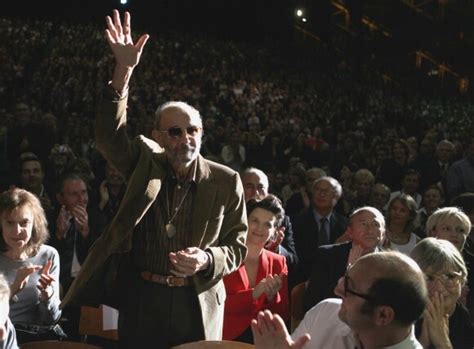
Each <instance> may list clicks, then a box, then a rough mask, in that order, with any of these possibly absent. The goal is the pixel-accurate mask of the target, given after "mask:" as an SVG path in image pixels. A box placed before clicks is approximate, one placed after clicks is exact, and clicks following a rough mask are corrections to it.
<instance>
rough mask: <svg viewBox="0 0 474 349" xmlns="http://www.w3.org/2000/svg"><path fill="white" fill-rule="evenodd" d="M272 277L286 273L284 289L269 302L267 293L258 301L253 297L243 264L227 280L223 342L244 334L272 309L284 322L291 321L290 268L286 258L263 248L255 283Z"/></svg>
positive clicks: (282, 287) (284, 275) (225, 279)
mask: <svg viewBox="0 0 474 349" xmlns="http://www.w3.org/2000/svg"><path fill="white" fill-rule="evenodd" d="M269 274H272V275H273V274H283V280H282V281H283V283H282V286H281V289H280V291H278V293H277V294H276V295H275V297H274V298H273V300H272V301H270V302H269V301H268V300H267V298H266V295H265V294H262V296H261V297H260V298H259V299H256V300H254V299H253V298H252V291H253V288H251V287H250V284H249V279H248V277H247V272H246V270H245V266H244V264H242V265H241V266H240V268H239V269H237V270H236V271H234V272H233V273H231V274H229V275H227V276H225V277H224V285H225V289H226V293H227V298H226V301H225V307H224V330H223V334H222V338H223V339H225V340H232V339H234V338H236V337H238V336H239V335H241V334H242V333H243V332H244V331H245V330H246V329H247V327H249V326H250V322H251V321H252V320H253V319H255V318H256V317H257V313H258V312H259V311H260V310H264V309H269V310H271V311H272V313H277V314H279V315H280V316H281V317H282V318H283V320H285V321H287V320H288V318H289V302H288V268H287V266H286V259H285V257H284V256H281V255H279V254H276V253H273V252H270V251H268V250H265V249H264V250H263V252H262V254H261V255H260V262H259V266H258V271H257V280H256V284H258V283H259V282H260V280H262V279H263V278H265V277H266V276H267V275H269Z"/></svg>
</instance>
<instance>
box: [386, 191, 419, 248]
mask: <svg viewBox="0 0 474 349" xmlns="http://www.w3.org/2000/svg"><path fill="white" fill-rule="evenodd" d="M415 218H416V202H415V200H414V199H413V198H412V197H411V196H410V195H407V194H400V195H398V196H397V197H395V198H394V199H393V200H392V201H391V202H390V204H389V206H388V209H387V216H386V231H385V242H384V248H385V249H392V250H397V251H399V252H402V253H404V254H407V255H409V254H410V252H411V250H413V249H414V248H415V245H416V244H417V242H418V241H419V240H420V238H419V237H418V236H417V235H416V234H414V233H413V229H414V221H415Z"/></svg>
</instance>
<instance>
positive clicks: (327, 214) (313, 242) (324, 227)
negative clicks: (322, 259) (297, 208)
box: [293, 176, 349, 282]
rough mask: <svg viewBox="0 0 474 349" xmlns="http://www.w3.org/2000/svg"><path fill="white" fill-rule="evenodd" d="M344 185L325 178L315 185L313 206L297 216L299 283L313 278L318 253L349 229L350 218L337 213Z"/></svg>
mask: <svg viewBox="0 0 474 349" xmlns="http://www.w3.org/2000/svg"><path fill="white" fill-rule="evenodd" d="M341 196H342V186H341V184H340V183H339V181H338V180H337V179H335V178H333V177H329V176H324V177H321V178H318V179H316V180H315V181H314V183H313V190H312V199H311V206H310V207H309V208H307V209H306V210H305V211H303V212H302V213H301V214H299V215H298V216H296V217H295V220H294V225H293V231H294V233H295V246H296V253H297V255H298V257H299V259H300V264H299V270H298V271H299V275H298V277H297V281H298V282H302V281H306V280H308V278H309V275H310V272H311V267H312V265H313V261H314V257H315V253H316V250H317V248H318V247H319V246H322V245H328V244H333V243H334V242H335V240H336V239H337V238H338V237H339V236H341V235H342V234H343V233H344V232H345V231H346V228H347V224H348V221H349V220H348V218H347V217H345V216H344V215H342V214H340V213H338V212H336V211H335V209H334V208H335V207H336V205H337V202H338V201H339V199H340V198H341Z"/></svg>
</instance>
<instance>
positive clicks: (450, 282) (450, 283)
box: [425, 271, 462, 288]
mask: <svg viewBox="0 0 474 349" xmlns="http://www.w3.org/2000/svg"><path fill="white" fill-rule="evenodd" d="M461 278H462V273H461V272H454V271H453V272H450V273H444V274H433V275H430V274H426V273H425V279H426V282H427V283H433V284H434V283H435V282H436V280H438V281H439V282H441V283H442V284H443V286H444V287H446V288H454V287H456V286H457V285H459V281H461Z"/></svg>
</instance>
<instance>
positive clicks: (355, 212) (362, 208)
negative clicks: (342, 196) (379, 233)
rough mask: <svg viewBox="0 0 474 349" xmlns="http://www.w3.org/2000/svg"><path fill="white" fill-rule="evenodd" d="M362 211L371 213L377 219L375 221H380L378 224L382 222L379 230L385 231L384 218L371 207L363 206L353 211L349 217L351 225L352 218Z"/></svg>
mask: <svg viewBox="0 0 474 349" xmlns="http://www.w3.org/2000/svg"><path fill="white" fill-rule="evenodd" d="M363 211H369V212H370V213H372V214H373V215H374V216H375V217H376V218H377V220H380V222H382V226H381V228H382V229H385V217H384V216H383V214H382V212H380V211H379V210H378V209H376V208H375V207H372V206H363V207H359V208H357V209H355V210H354V212H352V214H351V216H350V220H351V223H352V218H353V217H355V216H356V215H357V214H359V213H361V212H363Z"/></svg>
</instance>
